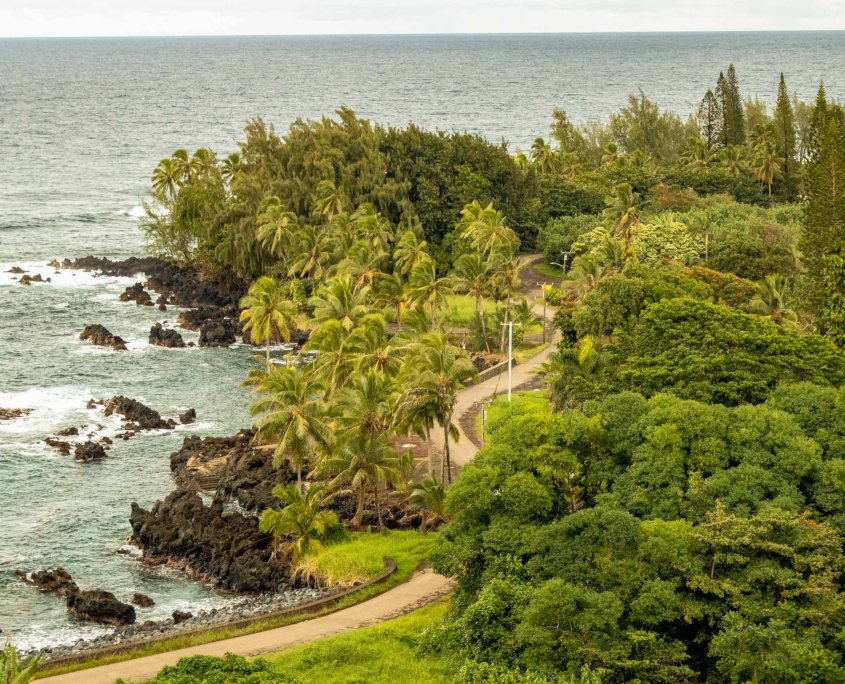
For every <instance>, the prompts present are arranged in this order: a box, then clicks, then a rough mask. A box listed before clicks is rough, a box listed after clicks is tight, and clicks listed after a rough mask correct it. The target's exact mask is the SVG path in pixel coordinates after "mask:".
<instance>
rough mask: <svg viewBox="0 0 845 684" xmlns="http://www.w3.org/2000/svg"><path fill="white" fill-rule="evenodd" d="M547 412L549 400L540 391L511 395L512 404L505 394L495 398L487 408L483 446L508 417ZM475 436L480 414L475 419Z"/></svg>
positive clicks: (478, 428) (479, 426)
mask: <svg viewBox="0 0 845 684" xmlns="http://www.w3.org/2000/svg"><path fill="white" fill-rule="evenodd" d="M548 412H549V400H548V398H546V393H545V392H542V391H534V390H532V391H530V392H516V393H514V395H513V403H511V404H508V397H507V394H505V395H504V396H499V397H496V399H494V400H493V403H492V404H491V405H490V406H488V407H487V434H486V435H485V437H484V439H485V444H489V443H490V439H489V438H490V431H491V428H492V429H494V430H495V429H496V427H497V426H498V425H501V424H502V422H503V421H504V419H505V418H507V417H508V416H509V415H513V414H516V415H523V414H525V413H530V414H541V413H548ZM475 431H476V434H479V435H480V434H481V413H479V414H478V416H477V417H476V419H475Z"/></svg>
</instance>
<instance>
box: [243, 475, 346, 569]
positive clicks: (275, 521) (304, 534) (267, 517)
mask: <svg viewBox="0 0 845 684" xmlns="http://www.w3.org/2000/svg"><path fill="white" fill-rule="evenodd" d="M325 493H326V487H325V485H321V484H314V485H311V486H310V487H309V488H308V489H307V490H305V491H304V492H303V491H302V490H301V489H299V488H298V487H297V486H295V485H292V484H289V485H287V486H283V485H276V487H274V489H273V496H275V497H276V498H277V499H279V500H280V501H282V502H284V503H285V504H286V505H285V507H284V508H265V509H264V511H262V513H261V521H260V522H259V523H258V528H259V529H260V530H261V531H262V532H267V533H269V534H272V535H273V537H274V538H275V540H276V544H278V543H279V539H280V538H283V537H288V536H292V537H293V539H292V541H291V542H290V543H289V544H288V545H287V549H288V550H289V551H290V553H291V560H292V562H293V563H294V564H296V563H298V562H299V561H300V560H302V558H303V557H304V556H306V555H308V553H310V552H312V551H319V550H320V549H321V548H322V546H323V545H322V544H321V539H322V538H324V537H325V536H326V534H327V533H328V532H329V530H331V529H332V528H333V527H336V526H337V525H338V519H337V514H336V513H335V512H334V511H323V510H320V508H321V506H322V504H323V499H324V496H325Z"/></svg>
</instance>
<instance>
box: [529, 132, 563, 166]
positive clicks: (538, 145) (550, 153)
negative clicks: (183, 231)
mask: <svg viewBox="0 0 845 684" xmlns="http://www.w3.org/2000/svg"><path fill="white" fill-rule="evenodd" d="M528 156H529V159H531V161H532V162H533V163H534V164H535V165H536V166H537V168H538V169H539V170H540V173H545V174H551V173H554V171H555V167H556V165H557V159H556V158H555V153H554V150H552V147H551V145H549V144H548V143H547V142H546V141H545V140H543V139H542V138H537V139H535V140H534V144H533V145H531V152H530V153H529V155H528Z"/></svg>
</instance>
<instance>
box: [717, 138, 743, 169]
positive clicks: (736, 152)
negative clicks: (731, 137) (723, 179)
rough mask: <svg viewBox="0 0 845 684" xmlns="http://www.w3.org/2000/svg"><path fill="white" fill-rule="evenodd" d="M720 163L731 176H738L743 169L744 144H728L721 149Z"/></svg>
mask: <svg viewBox="0 0 845 684" xmlns="http://www.w3.org/2000/svg"><path fill="white" fill-rule="evenodd" d="M721 157H722V163H723V164H724V165H725V168H726V169H727V170H728V173H730V174H731V175H733V176H738V175H739V174H740V173H742V171H743V170H744V169H745V146H744V145H728V146H727V147H726V148H725V149H723V150H722V155H721Z"/></svg>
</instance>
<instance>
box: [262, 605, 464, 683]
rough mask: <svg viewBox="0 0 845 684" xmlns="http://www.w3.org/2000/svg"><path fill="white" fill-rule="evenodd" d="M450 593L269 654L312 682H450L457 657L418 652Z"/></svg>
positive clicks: (283, 669)
mask: <svg viewBox="0 0 845 684" xmlns="http://www.w3.org/2000/svg"><path fill="white" fill-rule="evenodd" d="M447 606H448V599H444V600H442V601H439V602H438V603H434V604H432V605H430V606H426V607H424V608H420V609H419V610H415V611H414V612H413V613H409V614H408V615H405V616H404V617H400V618H396V619H395V620H390V621H388V622H385V623H383V624H381V625H375V626H373V627H367V628H365V629H358V630H355V631H352V632H349V633H347V634H339V635H337V636H334V637H328V638H326V639H320V640H319V641H315V642H313V643H310V644H304V645H302V646H297V647H295V648H291V649H288V650H286V651H282V652H281V653H278V654H275V655H271V656H268V657H265V660H267V661H269V663H270V667H271V669H272V670H274V671H276V672H279V673H282V674H286V675H290V676H291V677H295V678H296V679H297V681H302V682H308V684H364V683H365V682H366V684H394V683H395V682H401V683H402V684H446V683H447V682H451V681H452V680H453V678H454V675H455V669H456V668H457V662H456V661H454V660H453V659H452V658H449V657H440V658H438V657H432V656H430V655H427V656H426V657H425V658H417V654H416V649H415V645H416V643H417V642H418V640H419V637H420V634H421V633H422V631H423V630H424V629H425V628H427V627H431V626H433V625H435V624H437V623H438V622H440V621H441V620H442V619H443V617H444V615H445V614H446V608H447Z"/></svg>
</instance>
